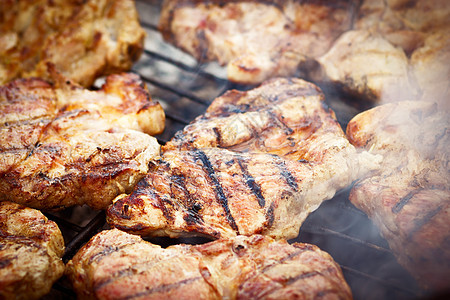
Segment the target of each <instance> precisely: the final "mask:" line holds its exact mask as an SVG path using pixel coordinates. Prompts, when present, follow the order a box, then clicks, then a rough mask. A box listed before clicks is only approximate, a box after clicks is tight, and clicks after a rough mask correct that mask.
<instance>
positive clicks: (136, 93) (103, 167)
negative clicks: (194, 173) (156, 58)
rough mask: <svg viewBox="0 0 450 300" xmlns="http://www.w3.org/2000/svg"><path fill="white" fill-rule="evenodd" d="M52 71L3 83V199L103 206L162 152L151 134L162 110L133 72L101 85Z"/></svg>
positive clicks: (159, 122) (157, 126)
mask: <svg viewBox="0 0 450 300" xmlns="http://www.w3.org/2000/svg"><path fill="white" fill-rule="evenodd" d="M53 72H55V70H54V69H53ZM54 79H55V81H56V83H55V84H56V86H57V87H53V86H51V85H49V84H48V83H46V82H44V81H42V80H40V79H20V80H16V81H13V82H11V83H9V84H7V85H5V86H3V87H1V88H0V110H1V117H0V120H1V123H0V129H1V131H0V134H1V142H0V150H1V151H0V157H1V162H0V200H10V201H14V202H17V203H22V204H25V205H27V206H31V207H35V208H41V209H61V208H64V207H67V206H71V205H76V204H89V205H90V206H92V207H94V208H99V209H100V208H105V207H106V206H107V205H108V204H109V203H110V201H111V200H112V199H113V198H114V197H115V196H117V195H118V194H120V193H123V192H125V191H127V190H130V189H131V187H133V185H134V184H135V183H136V182H137V181H138V180H139V179H140V178H141V177H142V176H143V175H144V174H145V173H146V171H147V169H148V166H147V163H148V161H149V160H150V159H151V158H153V157H154V156H156V155H159V145H158V143H157V142H156V139H154V138H153V137H151V136H149V135H148V134H157V133H160V132H161V131H162V130H163V128H164V112H163V110H162V108H161V106H160V105H159V104H158V103H155V102H153V101H152V100H151V98H150V95H149V94H148V91H147V89H146V87H145V85H144V84H143V83H142V82H141V80H140V79H139V77H138V76H137V75H134V74H121V75H111V76H110V77H108V78H107V79H106V83H105V85H104V86H103V87H102V89H100V90H99V91H88V90H85V89H83V88H81V87H79V86H77V85H74V84H73V83H71V82H70V81H67V80H66V79H65V78H64V77H62V76H60V75H58V74H54Z"/></svg>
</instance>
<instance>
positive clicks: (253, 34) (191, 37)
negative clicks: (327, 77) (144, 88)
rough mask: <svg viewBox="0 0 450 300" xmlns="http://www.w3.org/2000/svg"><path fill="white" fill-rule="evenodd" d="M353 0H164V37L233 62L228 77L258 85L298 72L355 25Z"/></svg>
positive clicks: (190, 50) (203, 57) (193, 51)
mask: <svg viewBox="0 0 450 300" xmlns="http://www.w3.org/2000/svg"><path fill="white" fill-rule="evenodd" d="M352 13H353V3H351V1H345V0H340V1H333V2H332V3H331V2H326V1H317V0H314V1H297V2H295V1H276V0H273V1H229V2H226V3H225V4H224V3H223V1H189V0H185V1H175V0H168V1H164V3H163V7H162V12H161V18H160V25H159V27H160V31H161V33H162V34H163V36H164V38H165V39H166V40H167V41H169V42H171V43H173V44H175V45H176V46H178V47H180V48H181V49H183V50H185V51H186V52H188V53H190V54H191V55H193V56H194V57H195V58H197V59H199V60H217V61H219V63H221V64H222V65H224V64H226V65H227V72H228V79H230V80H232V81H235V82H240V83H246V84H257V83H261V82H263V81H264V80H266V79H268V78H272V77H276V76H291V75H294V74H295V71H296V70H297V68H298V65H299V64H301V63H304V62H306V61H307V59H308V58H315V57H318V56H320V55H322V54H324V53H326V52H327V51H328V49H329V48H330V46H331V45H332V43H333V42H334V40H335V39H336V38H337V37H338V36H339V35H340V34H341V33H342V32H344V31H346V30H348V29H349V28H350V26H351V21H352Z"/></svg>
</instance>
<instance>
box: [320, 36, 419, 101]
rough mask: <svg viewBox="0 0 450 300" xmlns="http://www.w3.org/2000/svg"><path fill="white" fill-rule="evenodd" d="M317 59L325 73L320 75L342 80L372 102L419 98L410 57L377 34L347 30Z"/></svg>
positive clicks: (329, 78) (350, 88)
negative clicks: (411, 72) (411, 79)
mask: <svg viewBox="0 0 450 300" xmlns="http://www.w3.org/2000/svg"><path fill="white" fill-rule="evenodd" d="M318 61H319V63H320V64H321V66H322V72H323V73H324V74H326V75H323V74H320V76H325V77H326V78H327V79H326V80H331V81H333V82H336V83H339V84H340V85H341V86H342V88H343V89H344V90H345V91H347V92H349V93H354V94H356V95H365V96H366V98H368V99H371V100H372V101H376V100H378V99H383V101H390V102H393V101H398V99H415V98H417V97H418V93H419V91H418V89H417V85H416V84H412V83H411V82H410V80H409V60H408V57H407V56H406V54H405V52H404V51H403V50H402V49H401V48H398V47H395V46H393V45H392V44H391V43H389V42H388V41H387V40H386V39H385V38H384V37H383V36H382V35H380V34H378V33H370V32H369V31H366V30H352V31H348V32H346V33H344V34H343V35H342V36H341V37H340V38H339V39H338V40H337V41H336V42H335V43H334V45H333V47H332V48H331V49H330V51H328V52H327V53H326V54H325V55H323V56H322V57H320V58H318ZM316 76H317V75H316ZM315 79H316V80H317V81H323V80H324V79H323V78H321V77H318V78H315Z"/></svg>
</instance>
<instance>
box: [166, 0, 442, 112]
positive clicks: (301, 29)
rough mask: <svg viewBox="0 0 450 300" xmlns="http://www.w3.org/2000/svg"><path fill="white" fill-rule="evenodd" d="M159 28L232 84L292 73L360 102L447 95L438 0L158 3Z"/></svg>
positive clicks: (169, 40)
mask: <svg viewBox="0 0 450 300" xmlns="http://www.w3.org/2000/svg"><path fill="white" fill-rule="evenodd" d="M261 16H264V18H261ZM160 30H161V32H162V34H163V36H164V38H165V39H166V41H168V42H170V43H173V44H174V45H176V46H177V47H179V48H181V49H183V50H184V51H186V52H188V53H190V54H191V55H193V56H194V57H195V58H197V59H198V60H216V61H218V62H219V63H220V64H222V65H225V64H226V65H227V72H228V75H227V76H228V79H230V80H232V81H236V82H239V83H246V84H255V83H260V82H262V81H263V80H265V79H267V78H271V77H276V76H292V75H294V74H302V75H304V76H305V78H308V79H309V80H312V81H315V82H333V83H335V84H336V85H337V86H339V87H342V88H343V90H344V91H347V92H350V93H352V94H356V95H357V96H363V98H365V100H369V104H371V103H373V102H394V101H399V99H400V100H427V99H428V98H429V97H431V98H432V99H436V98H437V97H444V98H445V97H448V96H449V89H448V82H449V80H450V76H449V73H450V66H449V64H448V63H447V62H448V56H449V53H450V51H449V49H448V48H449V47H448V41H449V40H450V37H449V33H450V5H448V1H446V0H432V1H426V0H412V1H405V0H395V1H394V0H390V1H385V0H375V1H372V0H364V1H350V0H349V1H337V2H336V1H332V2H330V1H328V2H327V1H317V0H315V1H296V0H289V1H275V0H273V1H231V2H227V3H226V4H223V3H222V1H192V0H191V1H189V0H185V1H172V0H166V1H165V2H164V3H163V9H162V13H161V19H160ZM436 32H439V34H436ZM430 36H433V37H432V38H429V37H430ZM436 48H438V49H439V50H437V49H436ZM435 49H436V50H435ZM411 56H412V59H411V60H410V58H411ZM436 67H438V68H437V69H436ZM411 69H412V70H413V71H411ZM436 79H438V81H439V82H440V83H439V87H438V90H436V84H433V82H435V80H436Z"/></svg>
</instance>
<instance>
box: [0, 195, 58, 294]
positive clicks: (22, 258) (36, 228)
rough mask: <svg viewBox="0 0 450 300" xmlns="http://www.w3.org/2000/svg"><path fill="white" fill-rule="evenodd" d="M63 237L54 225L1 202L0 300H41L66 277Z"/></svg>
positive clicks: (33, 212)
mask: <svg viewBox="0 0 450 300" xmlns="http://www.w3.org/2000/svg"><path fill="white" fill-rule="evenodd" d="M63 252H64V240H63V236H62V234H61V232H60V230H59V228H58V226H57V225H56V223H55V222H53V221H49V220H48V219H47V218H46V217H45V216H44V215H43V214H42V213H41V212H39V211H38V210H35V209H31V208H26V207H24V206H22V205H19V204H16V203H12V202H8V201H3V202H0V298H2V299H39V298H40V297H42V296H43V295H45V294H47V293H48V292H49V291H50V289H51V287H52V285H53V283H54V282H55V281H56V280H57V279H58V278H60V277H61V276H62V275H63V273H64V263H63V261H62V259H61V257H62V255H63Z"/></svg>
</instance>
